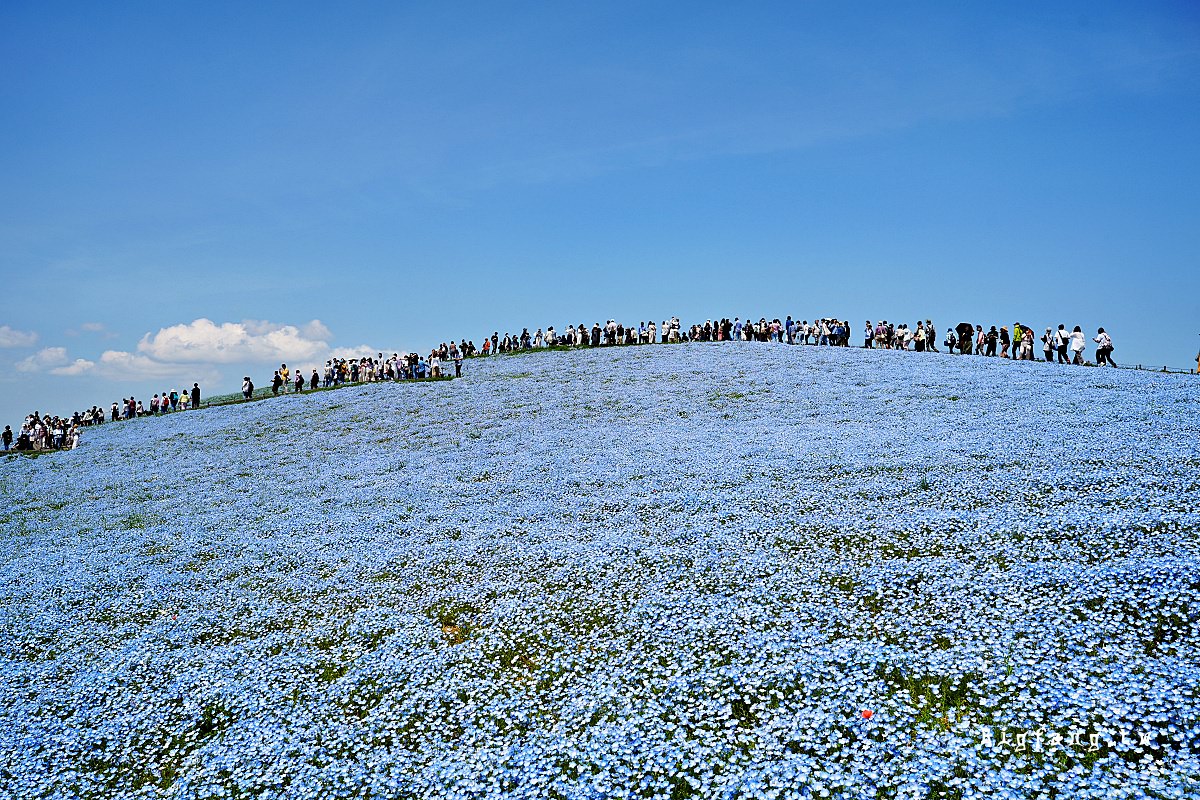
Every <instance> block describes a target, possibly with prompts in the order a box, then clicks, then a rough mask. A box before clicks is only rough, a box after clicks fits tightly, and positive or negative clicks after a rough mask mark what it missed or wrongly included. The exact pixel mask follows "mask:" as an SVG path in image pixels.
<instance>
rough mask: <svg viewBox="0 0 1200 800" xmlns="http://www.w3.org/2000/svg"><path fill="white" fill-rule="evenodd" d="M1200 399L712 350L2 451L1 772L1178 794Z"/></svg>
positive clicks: (400, 791) (889, 358) (171, 791)
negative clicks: (1093, 743) (16, 453)
mask: <svg viewBox="0 0 1200 800" xmlns="http://www.w3.org/2000/svg"><path fill="white" fill-rule="evenodd" d="M1198 401H1200V382H1197V381H1195V380H1190V379H1188V378H1186V376H1163V375H1157V374H1153V373H1131V372H1121V373H1119V374H1118V373H1114V372H1108V371H1104V370H1100V369H1086V370H1085V369H1064V368H1059V367H1055V366H1050V365H1044V364H1030V363H1009V362H998V361H996V360H987V359H981V358H954V357H949V356H934V355H925V354H901V353H893V352H884V353H879V352H862V351H855V350H830V349H824V348H821V349H818V348H812V347H793V348H788V347H783V346H772V345H761V344H730V343H727V344H717V345H699V344H693V345H683V346H652V347H644V348H622V349H619V350H609V349H601V350H598V351H586V352H578V353H569V354H564V353H535V354H529V355H520V356H510V357H497V358H493V359H490V360H476V361H473V362H470V363H469V364H468V370H467V375H466V377H465V378H464V379H463V380H458V381H453V382H449V383H443V384H423V385H404V384H400V385H395V384H383V385H367V386H361V387H357V388H350V389H345V390H341V391H338V392H332V393H324V394H321V395H316V396H312V397H294V396H293V397H287V398H282V399H280V400H271V401H268V402H261V403H253V404H248V405H245V406H234V407H229V408H221V409H212V410H208V411H202V412H192V413H187V414H178V415H173V416H171V417H168V418H165V419H158V420H145V421H135V422H131V423H127V424H122V425H107V426H104V427H103V428H101V429H99V430H97V431H94V432H93V431H89V432H88V436H87V437H86V439H85V444H84V446H83V447H81V448H80V449H79V450H77V451H74V452H71V453H65V454H59V455H56V456H54V457H50V458H39V459H36V460H28V459H16V460H8V461H7V462H4V463H2V464H0V496H2V499H3V505H2V508H3V510H2V511H0V522H2V523H3V537H4V548H3V550H4V554H3V555H2V556H0V586H2V587H3V588H2V589H0V592H2V594H3V602H2V603H0V630H2V631H3V633H4V637H3V641H2V642H0V654H2V657H3V666H2V669H0V796H3V795H4V793H7V794H8V795H9V796H14V797H17V796H20V797H29V796H55V797H113V796H121V797H133V796H172V797H176V796H177V797H205V796H232V795H237V796H262V797H295V796H303V794H304V791H308V792H312V793H313V796H322V797H324V796H347V797H350V796H358V797H365V796H368V794H369V795H370V796H379V795H387V796H421V797H428V796H446V797H449V796H489V795H490V796H557V797H601V796H627V795H638V796H663V797H676V798H678V797H686V796H693V795H695V796H705V797H717V796H747V797H750V796H772V795H771V794H770V790H771V788H772V787H775V788H778V789H789V788H795V787H799V786H805V787H807V788H808V789H809V790H811V791H812V792H813V793H814V794H821V790H822V789H827V790H828V791H829V792H830V793H831V794H832V795H833V796H861V797H877V796H881V797H882V796H926V795H929V796H941V795H939V794H938V792H939V791H943V790H944V791H946V792H947V793H948V794H947V795H946V796H960V795H963V796H970V795H971V793H972V792H977V793H983V794H986V795H989V796H996V795H997V794H998V793H999V792H1000V791H1001V789H1002V788H1004V787H1010V788H1012V787H1024V788H1023V790H1022V792H1023V793H1025V792H1028V793H1033V792H1034V791H1035V790H1038V789H1047V790H1048V789H1057V790H1059V791H1061V792H1064V793H1065V796H1083V794H1084V792H1085V791H1087V790H1090V791H1092V792H1094V793H1095V794H1096V795H1097V796H1110V795H1109V793H1110V792H1111V791H1112V787H1113V786H1126V787H1128V786H1141V787H1146V788H1147V789H1152V790H1155V791H1158V792H1159V793H1160V795H1159V796H1164V797H1166V796H1182V795H1178V794H1173V793H1175V792H1178V791H1179V790H1180V787H1183V790H1184V791H1185V793H1191V794H1194V793H1196V792H1197V791H1200V787H1198V786H1197V784H1196V783H1195V776H1196V775H1198V774H1200V759H1198V752H1200V722H1198V720H1200V702H1198V700H1197V683H1198V678H1200V668H1197V666H1196V665H1197V664H1200V651H1198V649H1197V630H1198V626H1200V604H1198V603H1200V598H1198V589H1200V581H1198V580H1197V578H1196V577H1195V576H1196V568H1197V564H1198V554H1200V538H1198V537H1197V532H1198V530H1200V502H1198V501H1197V494H1196V490H1197V488H1198V486H1200V478H1198V477H1197V476H1198V474H1200V455H1198V450H1197V446H1196V441H1197V436H1198V434H1200V426H1198V424H1197V420H1196V408H1197V402H1198ZM863 710H868V711H870V712H872V713H871V715H870V718H869V719H867V718H864V715H863V713H862V712H863ZM1038 728H1042V729H1043V732H1044V735H1045V736H1046V737H1047V740H1046V741H1043V743H1042V745H1041V747H1042V752H1040V753H1031V752H1029V751H1026V752H1019V751H1017V750H1016V749H1015V747H1013V746H1012V745H1007V744H1004V743H1001V742H994V743H993V742H989V741H988V739H989V737H991V738H993V739H998V738H999V737H1000V736H1002V735H1003V733H1004V730H1007V732H1008V735H1009V736H1010V737H1015V735H1016V734H1017V733H1018V732H1032V731H1034V730H1035V729H1038ZM1072 730H1078V731H1080V732H1081V733H1082V736H1081V739H1080V741H1081V744H1071V743H1070V742H1069V741H1068V742H1064V743H1062V744H1059V745H1058V746H1057V747H1051V746H1050V741H1049V740H1048V739H1049V737H1050V736H1051V735H1052V734H1053V733H1055V732H1057V733H1059V734H1061V735H1062V736H1063V737H1070V736H1071V732H1072ZM1122 731H1124V734H1125V740H1126V741H1125V743H1122V741H1121V733H1122ZM1090 733H1099V736H1098V739H1097V742H1098V744H1097V749H1096V750H1095V751H1093V752H1089V748H1088V746H1087V745H1088V735H1089V734H1090ZM1138 734H1142V735H1143V738H1145V737H1150V738H1149V740H1148V741H1146V742H1143V743H1139V736H1138ZM1030 744H1032V740H1030ZM1144 756H1148V757H1150V758H1159V759H1161V764H1159V765H1157V766H1153V768H1152V765H1151V764H1150V763H1149V762H1139V759H1142V758H1143V757H1144ZM1189 780H1190V781H1192V782H1191V783H1188V782H1187V781H1189ZM302 790H303V791H302ZM368 790H369V792H368ZM760 790H761V791H763V792H765V794H764V795H757V794H756V792H757V791H760ZM822 796H824V795H822Z"/></svg>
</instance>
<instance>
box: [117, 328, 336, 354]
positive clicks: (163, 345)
mask: <svg viewBox="0 0 1200 800" xmlns="http://www.w3.org/2000/svg"><path fill="white" fill-rule="evenodd" d="M330 336H331V333H330V331H329V329H328V328H327V327H325V325H324V324H322V323H321V321H320V320H315V319H314V320H312V321H311V322H308V323H307V324H305V325H303V326H300V327H297V326H295V325H282V324H278V323H274V322H267V321H265V320H245V321H243V322H226V323H223V324H221V325H217V324H215V323H214V322H213V321H212V320H209V319H204V318H203V317H202V318H200V319H197V320H195V321H193V322H190V323H187V324H185V325H172V326H171V327H169V328H160V329H159V330H158V332H157V333H155V334H149V333H147V334H146V335H145V336H143V337H142V339H141V341H140V342H138V346H137V349H138V352H139V353H141V354H143V355H145V356H148V357H149V358H152V359H154V360H155V361H160V362H173V363H198V362H199V363H215V364H233V363H267V362H274V361H281V362H287V361H311V360H313V359H316V358H319V357H323V356H324V354H326V353H328V352H329V349H330V348H329V343H328V341H327V340H328V339H329V338H330Z"/></svg>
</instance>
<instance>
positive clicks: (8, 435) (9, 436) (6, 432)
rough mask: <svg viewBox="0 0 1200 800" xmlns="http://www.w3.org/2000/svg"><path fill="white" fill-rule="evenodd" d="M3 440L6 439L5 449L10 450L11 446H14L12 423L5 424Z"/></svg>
mask: <svg viewBox="0 0 1200 800" xmlns="http://www.w3.org/2000/svg"><path fill="white" fill-rule="evenodd" d="M3 441H4V449H5V450H8V449H9V448H11V447H12V442H13V440H12V426H10V425H5V426H4V436H3Z"/></svg>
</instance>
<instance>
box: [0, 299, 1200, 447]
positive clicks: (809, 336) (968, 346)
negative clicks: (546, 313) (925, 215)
mask: <svg viewBox="0 0 1200 800" xmlns="http://www.w3.org/2000/svg"><path fill="white" fill-rule="evenodd" d="M851 335H852V334H851V326H850V323H849V322H848V321H847V320H840V319H836V318H818V319H814V320H813V321H812V322H810V321H808V320H801V321H799V322H797V321H795V320H794V319H793V318H792V317H791V316H790V315H789V316H788V317H787V318H786V319H783V320H780V319H779V318H774V319H771V320H768V319H767V318H766V317H760V318H759V319H758V321H754V320H752V319H750V318H747V319H746V320H742V319H741V318H740V317H734V318H733V319H732V320H730V319H728V318H725V319H720V320H716V321H713V320H706V321H705V322H704V323H703V324H699V323H697V324H693V325H690V326H687V327H685V326H683V325H682V324H681V323H680V321H679V318H678V317H671V318H670V319H665V320H663V321H662V324H661V325H659V324H656V323H655V322H654V321H653V320H650V321H643V322H639V323H638V324H637V325H636V326H635V325H625V324H622V323H620V322H617V321H616V320H611V319H610V320H608V321H607V322H606V323H605V324H604V325H601V324H600V323H599V322H596V323H593V325H592V326H591V327H590V328H589V327H588V326H587V325H585V324H584V323H579V324H578V325H573V324H572V325H567V327H566V329H565V330H563V331H561V332H559V331H557V330H556V329H555V328H554V326H553V325H550V326H547V328H546V329H545V331H543V330H542V329H541V328H538V329H537V330H535V331H534V332H533V333H530V332H529V329H528V328H524V329H522V331H521V333H520V334H519V335H513V334H509V333H505V334H504V336H503V337H501V336H500V335H499V333H498V332H495V331H494V332H493V333H492V335H491V336H485V337H484V339H483V346H482V348H477V347H476V346H475V342H474V340H471V341H468V340H466V339H462V340H461V341H460V342H459V343H458V344H455V343H454V342H450V343H449V344H447V343H445V342H443V343H442V344H441V345H440V346H438V347H435V348H433V349H432V350H431V351H430V352H429V354H428V355H426V356H422V355H420V354H418V353H403V354H402V353H392V355H391V356H389V357H384V355H383V353H378V354H377V356H375V357H369V356H364V357H361V358H354V359H345V358H331V359H329V360H328V361H326V362H325V366H324V369H323V370H318V369H313V370H312V371H311V374H309V375H307V376H306V375H305V374H304V373H303V372H302V371H300V370H296V371H294V372H293V371H292V370H289V369H288V366H287V364H280V366H279V369H277V370H275V373H274V375H273V376H272V378H271V392H272V394H275V395H278V394H280V393H281V392H283V393H287V392H296V393H300V392H304V391H306V390H307V391H313V390H316V389H318V388H332V387H336V386H341V385H343V384H350V383H363V382H366V383H371V382H381V381H405V380H425V379H430V378H441V377H447V376H446V372H447V371H448V369H449V366H450V364H453V365H454V376H455V377H460V376H461V375H462V367H463V359H465V358H472V357H476V356H490V355H495V354H498V353H511V352H517V351H522V350H534V349H544V348H551V347H554V348H573V347H601V346H614V345H639V344H641V345H644V344H654V343H659V342H661V343H663V344H669V343H679V342H721V341H743V342H779V343H785V344H792V345H796V344H807V345H818V346H828V347H849V346H850V340H851ZM937 340H938V331H937V328H936V327H935V326H934V324H933V322H932V321H931V320H928V319H926V320H918V321H917V323H916V325H915V326H912V327H910V326H909V325H907V324H905V323H899V324H895V323H891V322H888V321H887V320H880V321H878V322H874V323H872V322H871V321H870V320H867V322H866V325H865V327H864V328H863V344H862V346H863V347H864V348H868V349H883V350H912V351H917V352H935V353H936V352H940V351H939V350H938V347H937ZM1092 341H1093V342H1094V343H1095V345H1096V363H1097V364H1098V365H1108V366H1112V367H1115V366H1117V363H1116V361H1115V360H1113V357H1112V353H1113V341H1112V337H1111V336H1110V335H1109V334H1108V333H1107V332H1106V331H1105V330H1104V328H1100V329H1099V330H1098V331H1097V332H1096V335H1095V336H1094V337H1092ZM942 344H943V345H944V346H945V347H946V349H947V351H949V352H951V353H957V354H962V355H970V354H974V355H982V356H992V357H1000V358H1011V359H1015V360H1024V361H1033V360H1036V356H1035V353H1036V352H1037V351H1038V350H1039V349H1040V350H1041V352H1042V358H1043V360H1045V361H1048V362H1051V361H1058V363H1060V364H1065V363H1071V364H1083V363H1085V361H1084V351H1085V350H1086V348H1087V337H1086V335H1085V334H1084V333H1083V331H1082V330H1081V328H1080V326H1078V325H1076V326H1074V328H1073V329H1071V330H1070V331H1068V330H1067V327H1066V325H1061V324H1060V325H1059V326H1058V328H1057V329H1052V328H1050V327H1047V328H1046V329H1045V332H1044V333H1043V334H1041V336H1038V334H1037V333H1036V332H1035V331H1034V330H1033V328H1031V327H1029V326H1028V325H1024V324H1022V323H1019V322H1017V323H1014V324H1013V326H1012V328H1011V329H1010V328H1009V327H1008V326H1006V325H1001V326H1000V327H999V328H998V329H997V327H996V326H995V325H991V326H989V327H988V329H987V330H984V326H983V325H978V324H973V323H969V322H961V323H959V324H958V325H956V326H955V327H953V328H951V329H948V330H947V331H946V336H945V339H944V340H943V342H942ZM1038 344H1040V345H1041V347H1040V348H1039V347H1038ZM1197 368H1198V370H1200V363H1198V365H1197ZM253 396H254V381H252V380H251V379H250V377H249V376H246V377H245V378H243V381H242V397H243V399H245V400H249V399H251V398H253ZM199 406H200V385H199V384H198V383H193V384H192V388H191V389H190V390H184V391H164V392H162V393H161V394H155V395H154V396H153V397H152V398H151V400H150V403H149V407H146V406H145V405H143V402H142V401H141V400H137V399H135V398H133V397H128V398H122V400H121V402H119V403H117V402H114V403H113V404H112V407H111V408H110V409H109V412H108V421H111V422H117V421H120V420H128V419H134V418H137V417H144V416H161V415H163V414H170V413H174V412H178V411H186V410H188V409H189V408H198V407H199ZM105 416H106V415H105V411H104V409H102V408H100V407H99V406H92V407H91V408H90V409H88V410H86V411H77V412H75V413H74V414H72V415H71V416H69V417H58V416H51V415H44V416H43V415H41V414H39V413H38V412H36V411H35V412H34V413H32V414H30V415H29V416H27V417H26V418H25V421H24V423H22V425H21V427H20V430H19V431H18V432H17V433H15V434H14V432H13V430H12V428H11V427H10V426H7V425H6V426H5V428H4V431H3V438H2V442H3V447H4V450H10V449H14V448H15V449H17V450H49V449H68V450H69V449H71V448H73V447H75V446H76V445H77V444H78V443H79V438H80V431H81V429H82V428H84V427H88V426H92V425H100V424H103V423H104V422H105V421H106V419H105Z"/></svg>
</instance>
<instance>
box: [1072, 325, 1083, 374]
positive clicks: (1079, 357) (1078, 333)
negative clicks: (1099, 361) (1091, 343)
mask: <svg viewBox="0 0 1200 800" xmlns="http://www.w3.org/2000/svg"><path fill="white" fill-rule="evenodd" d="M1085 346H1086V345H1085V344H1084V340H1083V331H1082V330H1080V328H1079V326H1078V325H1076V326H1075V330H1073V331H1071V352H1072V353H1073V354H1074V355H1072V357H1071V363H1072V364H1082V363H1083V348H1084V347H1085Z"/></svg>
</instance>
